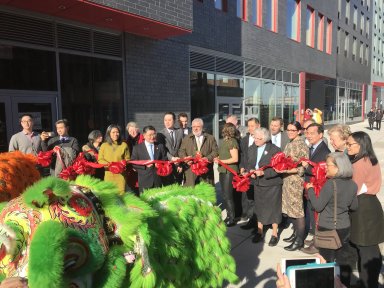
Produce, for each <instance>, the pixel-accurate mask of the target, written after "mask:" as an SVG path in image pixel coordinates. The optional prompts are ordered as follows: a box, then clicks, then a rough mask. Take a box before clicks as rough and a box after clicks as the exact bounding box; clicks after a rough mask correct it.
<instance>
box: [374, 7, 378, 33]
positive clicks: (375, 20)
mask: <svg viewBox="0 0 384 288" xmlns="http://www.w3.org/2000/svg"><path fill="white" fill-rule="evenodd" d="M374 17H375V19H374V25H375V29H377V19H378V16H377V12H376V11H375V16H374Z"/></svg>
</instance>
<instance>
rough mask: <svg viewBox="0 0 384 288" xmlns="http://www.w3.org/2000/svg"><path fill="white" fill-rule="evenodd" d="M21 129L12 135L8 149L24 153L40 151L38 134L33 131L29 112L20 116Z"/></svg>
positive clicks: (35, 153)
mask: <svg viewBox="0 0 384 288" xmlns="http://www.w3.org/2000/svg"><path fill="white" fill-rule="evenodd" d="M20 124H21V127H22V128H23V130H22V131H21V132H19V133H16V134H14V135H13V136H12V138H11V141H10V142H9V149H8V151H9V152H11V151H16V150H18V151H21V152H23V153H25V154H33V155H35V156H37V154H38V153H39V152H40V151H41V148H40V146H41V145H40V143H41V139H40V136H39V134H37V133H36V132H33V130H32V129H33V118H32V115H30V114H23V115H22V116H21V118H20Z"/></svg>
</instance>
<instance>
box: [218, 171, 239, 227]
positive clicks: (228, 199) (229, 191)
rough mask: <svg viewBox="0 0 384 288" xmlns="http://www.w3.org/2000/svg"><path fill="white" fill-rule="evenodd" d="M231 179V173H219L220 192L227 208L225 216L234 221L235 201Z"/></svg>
mask: <svg viewBox="0 0 384 288" xmlns="http://www.w3.org/2000/svg"><path fill="white" fill-rule="evenodd" d="M232 180H233V174H232V173H220V175H219V181H220V186H221V194H222V196H223V201H224V204H225V208H226V209H227V217H228V218H229V220H230V221H234V219H235V203H234V201H233V186H232Z"/></svg>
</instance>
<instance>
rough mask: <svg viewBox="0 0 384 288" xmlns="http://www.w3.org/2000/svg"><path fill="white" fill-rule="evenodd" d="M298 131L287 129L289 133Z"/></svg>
mask: <svg viewBox="0 0 384 288" xmlns="http://www.w3.org/2000/svg"><path fill="white" fill-rule="evenodd" d="M297 131H298V130H295V129H287V132H297Z"/></svg>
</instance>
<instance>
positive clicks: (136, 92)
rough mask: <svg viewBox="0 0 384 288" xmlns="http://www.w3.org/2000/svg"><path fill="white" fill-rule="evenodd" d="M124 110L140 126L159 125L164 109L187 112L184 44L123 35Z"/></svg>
mask: <svg viewBox="0 0 384 288" xmlns="http://www.w3.org/2000/svg"><path fill="white" fill-rule="evenodd" d="M125 46H126V53H125V68H126V77H125V78H126V97H127V100H126V110H127V111H128V119H127V120H128V121H132V120H134V121H137V122H138V123H139V124H140V126H141V128H142V127H143V126H145V125H149V124H151V125H153V126H155V128H156V129H160V128H163V114H164V112H166V111H173V112H175V113H176V114H177V113H179V112H189V111H190V96H189V61H188V49H187V46H186V45H184V44H181V43H174V42H173V41H172V40H163V41H158V40H153V39H148V38H144V37H140V36H134V35H130V34H126V35H125Z"/></svg>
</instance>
